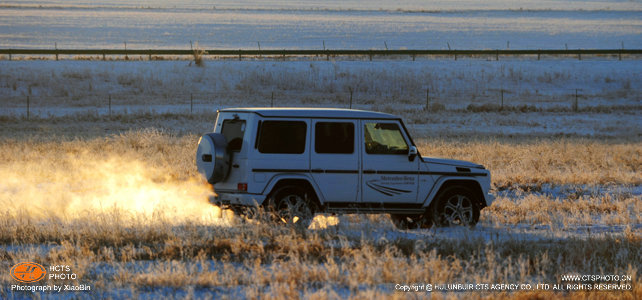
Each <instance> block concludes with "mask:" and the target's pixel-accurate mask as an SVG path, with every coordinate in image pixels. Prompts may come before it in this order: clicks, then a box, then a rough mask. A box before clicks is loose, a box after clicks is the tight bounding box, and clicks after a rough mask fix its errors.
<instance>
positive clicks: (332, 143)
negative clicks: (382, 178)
mask: <svg viewBox="0 0 642 300" xmlns="http://www.w3.org/2000/svg"><path fill="white" fill-rule="evenodd" d="M357 126H358V122H357V121H348V120H341V121H339V120H322V121H314V122H313V124H312V132H313V137H312V140H313V145H312V149H311V151H310V153H311V154H310V158H311V159H310V172H311V174H312V177H313V178H314V181H315V182H316V183H317V185H318V186H319V188H320V191H321V193H322V194H323V198H325V201H326V202H332V203H341V202H346V203H348V202H349V203H354V202H356V201H358V197H357V195H358V190H359V164H360V162H359V150H358V149H359V145H358V143H357V140H358V138H357V137H358V136H357V134H356V131H357V129H358V127H357Z"/></svg>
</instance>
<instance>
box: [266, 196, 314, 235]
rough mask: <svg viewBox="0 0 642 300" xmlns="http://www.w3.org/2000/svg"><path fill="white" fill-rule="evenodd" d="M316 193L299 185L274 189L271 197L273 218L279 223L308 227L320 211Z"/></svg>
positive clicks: (270, 203)
mask: <svg viewBox="0 0 642 300" xmlns="http://www.w3.org/2000/svg"><path fill="white" fill-rule="evenodd" d="M315 197H316V195H314V193H313V192H311V191H309V190H308V189H305V188H301V187H298V186H285V187H282V188H279V189H278V190H276V191H274V192H273V193H272V195H271V196H270V199H269V205H270V208H269V209H270V211H271V214H272V220H273V221H274V222H275V223H277V224H286V225H295V226H297V227H301V228H308V226H310V223H311V222H312V219H314V214H315V213H316V212H317V211H318V207H317V204H316V198H315Z"/></svg>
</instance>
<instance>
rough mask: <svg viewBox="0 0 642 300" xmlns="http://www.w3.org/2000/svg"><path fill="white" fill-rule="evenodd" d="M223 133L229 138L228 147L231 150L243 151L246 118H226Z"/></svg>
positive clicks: (226, 138)
mask: <svg viewBox="0 0 642 300" xmlns="http://www.w3.org/2000/svg"><path fill="white" fill-rule="evenodd" d="M221 134H223V136H224V137H225V140H227V149H228V150H229V151H241V147H243V136H244V135H245V120H239V119H231V120H224V121H223V127H222V128H221Z"/></svg>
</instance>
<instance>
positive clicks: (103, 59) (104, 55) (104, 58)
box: [103, 49, 106, 61]
mask: <svg viewBox="0 0 642 300" xmlns="http://www.w3.org/2000/svg"><path fill="white" fill-rule="evenodd" d="M105 60H106V58H105V49H103V61H105Z"/></svg>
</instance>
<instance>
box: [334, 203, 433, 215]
mask: <svg viewBox="0 0 642 300" xmlns="http://www.w3.org/2000/svg"><path fill="white" fill-rule="evenodd" d="M324 210H325V211H326V212H329V213H362V214H375V213H383V214H423V213H424V212H426V209H425V208H424V207H423V203H419V204H405V203H379V202H377V203H372V202H366V203H351V202H330V203H326V205H325V207H324Z"/></svg>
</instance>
